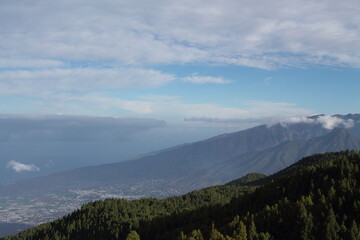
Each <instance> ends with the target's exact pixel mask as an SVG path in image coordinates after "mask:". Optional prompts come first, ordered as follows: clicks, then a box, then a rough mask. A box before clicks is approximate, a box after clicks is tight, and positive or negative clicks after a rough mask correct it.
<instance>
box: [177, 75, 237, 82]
mask: <svg viewBox="0 0 360 240" xmlns="http://www.w3.org/2000/svg"><path fill="white" fill-rule="evenodd" d="M183 80H184V81H185V82H191V83H196V84H204V83H216V84H225V83H230V81H229V80H226V79H224V78H222V77H212V76H198V75H197V74H196V73H194V74H192V75H191V76H188V77H185V78H183Z"/></svg>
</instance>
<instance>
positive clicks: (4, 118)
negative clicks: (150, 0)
mask: <svg viewBox="0 0 360 240" xmlns="http://www.w3.org/2000/svg"><path fill="white" fill-rule="evenodd" d="M164 126H166V123H165V122H164V121H162V120H157V119H150V118H115V117H84V116H64V115H46V116H44V115H42V116H39V115H38V116H17V115H0V140H2V141H16V140H18V141H27V140H29V141H101V140H115V141H125V140H129V139H131V137H132V136H133V135H135V134H139V133H141V132H144V131H147V130H149V129H152V128H158V127H164Z"/></svg>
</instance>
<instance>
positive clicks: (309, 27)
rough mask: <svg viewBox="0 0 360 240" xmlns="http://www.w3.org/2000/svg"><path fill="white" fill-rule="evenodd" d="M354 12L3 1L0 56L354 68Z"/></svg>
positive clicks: (292, 4) (229, 4)
mask: <svg viewBox="0 0 360 240" xmlns="http://www.w3.org/2000/svg"><path fill="white" fill-rule="evenodd" d="M359 11H360V3H359V1H357V0H348V1H336V0H329V1H311V0H305V1H303V0H294V1H276V2H274V1H257V2H256V3H255V2H254V1H251V0H244V1H237V0H229V1H226V4H224V2H223V1H210V2H206V4H204V2H202V1H190V0H186V1H181V2H179V1H164V0H159V1H152V2H151V3H150V2H147V1H142V0H134V1H110V0H104V1H101V2H99V1H95V0H86V1H85V0H75V1H58V2H55V3H52V4H49V3H48V2H47V1H45V0H35V1H31V3H30V2H29V1H24V0H19V1H12V0H3V1H1V2H0V22H2V23H6V24H2V28H1V30H0V36H1V43H0V49H1V52H0V58H5V59H8V58H16V59H19V58H20V59H21V58H26V59H33V58H35V59H61V60H63V61H65V62H68V61H70V62H71V61H77V62H78V61H90V62H92V61H95V62H99V61H100V62H105V63H106V62H112V63H114V64H123V65H137V66H138V65H142V64H164V63H165V64H174V63H199V62H200V63H217V64H236V65H242V66H252V67H258V68H265V69H269V68H274V67H281V66H288V65H290V66H298V67H299V66H304V65H305V66H306V65H307V64H313V63H317V64H325V65H348V66H351V67H356V68H358V67H360V54H359V53H360V42H359V41H360V40H359V39H360V29H359V27H358V26H360V18H359V17H358V13H359ZM29 19H31V21H29ZM60 19H61V20H60ZM26 64H27V63H26ZM26 64H25V65H26Z"/></svg>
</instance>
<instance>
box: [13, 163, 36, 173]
mask: <svg viewBox="0 0 360 240" xmlns="http://www.w3.org/2000/svg"><path fill="white" fill-rule="evenodd" d="M7 168H10V169H12V170H14V171H15V172H17V173H21V172H38V171H40V168H38V167H37V166H35V165H34V164H24V163H20V162H17V161H14V160H11V161H10V162H9V163H8V164H7Z"/></svg>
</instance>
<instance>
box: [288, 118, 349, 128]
mask: <svg viewBox="0 0 360 240" xmlns="http://www.w3.org/2000/svg"><path fill="white" fill-rule="evenodd" d="M281 123H283V124H293V123H313V124H321V125H322V127H323V128H326V129H329V130H331V129H334V128H337V127H341V126H342V127H345V128H352V127H353V126H354V124H355V123H354V120H352V119H342V118H339V117H336V116H330V115H319V116H315V117H292V118H288V119H285V120H282V121H281Z"/></svg>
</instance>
